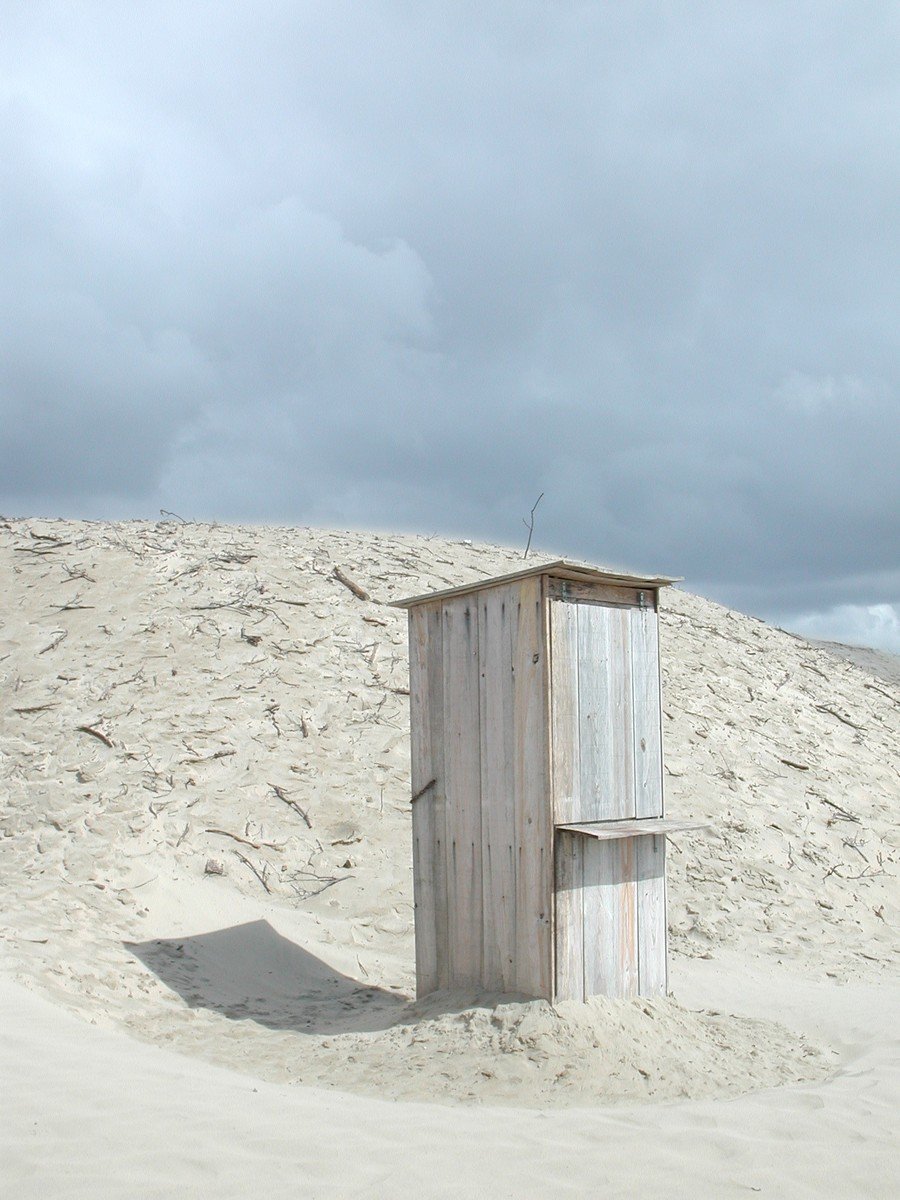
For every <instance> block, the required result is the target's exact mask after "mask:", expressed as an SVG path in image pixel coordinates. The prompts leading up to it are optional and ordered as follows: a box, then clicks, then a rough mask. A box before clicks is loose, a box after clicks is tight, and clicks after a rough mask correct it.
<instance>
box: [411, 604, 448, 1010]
mask: <svg viewBox="0 0 900 1200" xmlns="http://www.w3.org/2000/svg"><path fill="white" fill-rule="evenodd" d="M409 643H410V662H409V691H410V718H411V720H410V724H411V758H412V762H411V767H412V794H413V795H414V796H415V795H417V794H418V793H419V792H420V791H421V789H422V788H424V787H425V785H426V784H428V783H429V782H430V781H431V780H434V783H433V784H432V786H431V787H429V788H428V789H427V791H426V792H424V793H423V794H422V795H421V796H420V798H419V799H418V800H417V801H416V803H415V805H413V810H412V828H413V893H414V900H415V910H416V921H415V927H416V993H417V995H419V996H424V995H427V994H428V993H429V992H433V991H434V990H435V989H437V988H440V987H447V986H448V985H449V958H448V950H449V943H448V930H447V865H446V805H445V796H444V755H443V746H444V726H443V702H444V689H443V651H442V628H441V606H440V603H436V604H433V605H423V606H421V607H419V608H416V609H411V610H410V613H409Z"/></svg>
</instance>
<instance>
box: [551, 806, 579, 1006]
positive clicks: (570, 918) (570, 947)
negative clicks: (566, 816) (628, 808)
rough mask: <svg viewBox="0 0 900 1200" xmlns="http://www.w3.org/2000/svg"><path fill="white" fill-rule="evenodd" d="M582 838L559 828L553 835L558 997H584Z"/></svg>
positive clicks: (558, 998) (563, 998) (576, 998)
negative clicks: (554, 844)
mask: <svg viewBox="0 0 900 1200" xmlns="http://www.w3.org/2000/svg"><path fill="white" fill-rule="evenodd" d="M583 846H584V842H583V839H582V838H580V837H578V836H577V835H576V834H572V833H569V832H568V831H566V830H561V831H559V832H558V833H557V836H556V994H555V999H557V1000H583V999H584V865H583V857H582V852H583Z"/></svg>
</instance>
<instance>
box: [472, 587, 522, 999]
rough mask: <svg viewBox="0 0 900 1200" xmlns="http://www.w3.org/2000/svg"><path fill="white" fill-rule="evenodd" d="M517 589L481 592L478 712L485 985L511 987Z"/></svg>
mask: <svg viewBox="0 0 900 1200" xmlns="http://www.w3.org/2000/svg"><path fill="white" fill-rule="evenodd" d="M518 601H519V589H518V587H517V586H516V585H515V584H512V585H509V586H503V587H497V588H486V589H485V590H484V591H482V592H480V593H479V594H478V596H477V602H478V651H479V655H478V656H479V662H480V693H479V695H480V714H481V721H480V726H481V862H482V881H483V882H482V896H483V922H482V926H483V937H484V951H483V966H482V985H483V987H485V988H486V989H488V990H490V991H512V990H514V988H515V979H516V964H515V959H516V870H515V869H516V858H517V851H516V845H517V831H516V804H515V792H514V765H513V754H514V748H515V694H514V686H513V685H514V679H513V639H514V635H515V627H516V619H517V614H518Z"/></svg>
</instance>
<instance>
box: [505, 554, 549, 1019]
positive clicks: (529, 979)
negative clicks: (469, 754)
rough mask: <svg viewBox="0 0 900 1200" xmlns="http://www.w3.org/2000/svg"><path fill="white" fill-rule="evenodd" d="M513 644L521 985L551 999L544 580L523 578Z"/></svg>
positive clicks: (518, 972) (518, 975)
mask: <svg viewBox="0 0 900 1200" xmlns="http://www.w3.org/2000/svg"><path fill="white" fill-rule="evenodd" d="M518 591H519V598H518V606H517V609H518V611H517V614H516V629H515V638H514V644H513V662H512V666H513V712H514V721H513V788H514V792H515V798H516V799H515V804H516V840H517V861H516V987H517V989H518V990H519V991H522V992H525V993H526V994H527V995H530V996H545V997H549V996H550V995H551V994H552V990H553V979H552V974H551V972H552V961H553V945H552V928H551V913H552V905H553V897H552V890H553V874H552V872H553V843H552V837H553V822H552V813H551V810H550V781H549V771H548V762H549V746H548V737H549V731H548V729H547V723H546V706H545V688H546V686H547V676H546V654H545V646H544V620H543V609H542V589H541V581H540V579H539V578H537V577H532V578H528V579H524V580H522V581H521V582H520V583H519V586H518Z"/></svg>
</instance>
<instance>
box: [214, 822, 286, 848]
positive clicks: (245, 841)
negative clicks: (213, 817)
mask: <svg viewBox="0 0 900 1200" xmlns="http://www.w3.org/2000/svg"><path fill="white" fill-rule="evenodd" d="M206 832H207V833H217V834H218V835H219V836H220V837H227V838H231V839H232V841H235V842H240V843H241V845H242V846H252V847H253V849H254V850H283V849H284V843H283V842H282V843H281V844H280V845H279V844H278V843H277V842H254V841H253V839H252V838H248V837H241V835H240V834H239V833H229V831H228V830H227V829H216V828H215V827H214V826H210V827H208V828H207V830H206Z"/></svg>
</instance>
